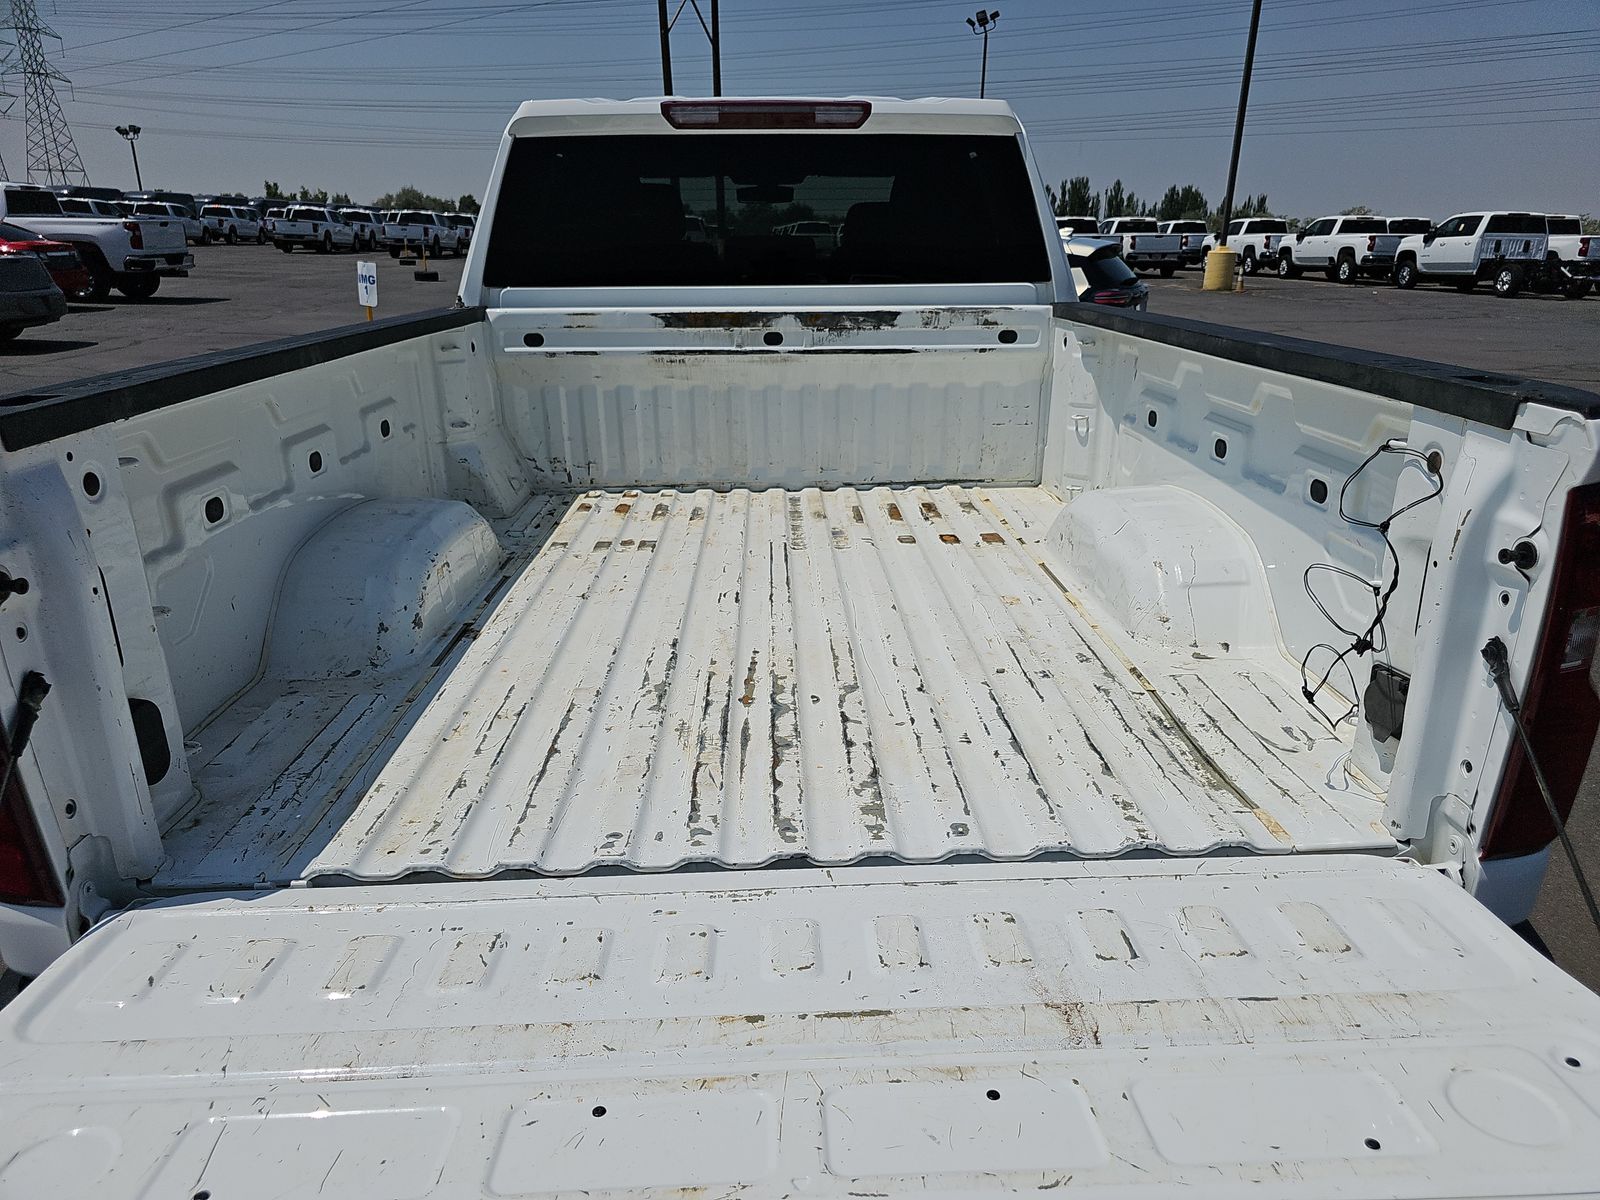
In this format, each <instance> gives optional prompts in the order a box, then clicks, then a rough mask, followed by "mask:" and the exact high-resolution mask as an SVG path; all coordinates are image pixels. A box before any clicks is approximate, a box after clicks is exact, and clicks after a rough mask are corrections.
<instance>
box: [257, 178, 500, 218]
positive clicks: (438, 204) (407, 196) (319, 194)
mask: <svg viewBox="0 0 1600 1200" xmlns="http://www.w3.org/2000/svg"><path fill="white" fill-rule="evenodd" d="M261 194H262V195H263V196H265V197H266V198H267V199H268V200H288V201H294V202H298V203H300V204H331V205H333V206H334V207H335V208H349V207H352V206H353V205H354V203H355V202H354V201H353V200H351V199H350V197H349V196H348V195H346V194H345V193H344V192H334V193H333V194H332V195H329V194H328V189H327V188H316V189H312V188H308V187H306V186H304V185H302V186H301V187H300V188H299V190H298V191H294V190H290V191H285V190H284V188H283V187H282V185H280V184H277V183H274V182H273V181H272V180H270V179H268V180H264V181H263V183H262V192H261ZM372 207H373V208H418V209H421V210H422V211H424V212H463V213H476V212H477V211H478V207H479V205H478V200H477V197H475V196H471V195H466V196H458V197H457V198H456V199H454V200H451V199H449V198H448V197H446V196H430V195H429V194H428V193H427V192H424V191H422V190H421V189H420V188H415V187H412V186H411V185H410V184H407V185H406V186H405V187H403V188H401V189H400V190H399V191H394V192H389V193H387V194H385V195H382V196H379V197H378V198H377V199H376V200H374V201H373V202H372Z"/></svg>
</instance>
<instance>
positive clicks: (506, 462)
mask: <svg viewBox="0 0 1600 1200" xmlns="http://www.w3.org/2000/svg"><path fill="white" fill-rule="evenodd" d="M1031 161H1032V159H1031V153H1030V151H1029V148H1028V146H1027V143H1026V140H1025V138H1024V135H1023V132H1022V129H1021V127H1020V125H1019V124H1018V122H1017V120H1016V118H1015V117H1014V116H1013V114H1012V113H1011V111H1010V109H1009V108H1008V107H1007V106H1006V105H1004V104H1003V103H1000V102H998V101H971V100H950V101H910V102H908V101H892V100H871V101H866V100H840V101H783V100H770V101H749V100H742V101H730V102H721V101H699V100H695V101H688V100H667V101H657V100H651V101H626V102H615V101H575V102H559V101H545V102H537V103H529V104H525V105H523V106H522V107H521V108H520V109H519V110H518V111H517V113H516V115H515V117H514V119H513V120H512V121H511V123H510V125H509V127H508V128H507V130H506V135H505V137H504V139H503V140H502V142H501V146H500V152H499V155H498V159H497V162H496V164H495V166H494V169H493V175H492V179H491V184H490V186H489V188H488V189H487V196H488V202H487V205H486V207H485V211H484V215H483V222H482V233H481V234H480V236H478V237H476V238H474V240H473V245H472V249H471V252H470V254H469V256H468V258H467V261H466V262H465V264H464V274H463V278H462V283H461V291H460V304H459V306H458V307H455V308H452V309H449V310H441V311H437V312H434V313H429V314H422V315H414V316H406V317H400V318H394V319H390V320H386V321H378V322H373V323H370V324H361V325H358V326H354V327H350V328H346V329H340V330H334V331H330V332H326V333H319V334H312V335H307V336H303V337H299V338H292V339H288V340H285V341H281V342H274V343H269V344H267V345H264V346H260V347H256V348H252V349H248V350H235V351H228V352H225V353H221V354H216V355H210V356H206V357H202V358H197V359H191V360H188V361H185V362H179V363H174V364H170V365H167V366H163V367H159V368H151V369H145V370H143V371H133V372H125V373H123V374H121V375H119V376H116V377H113V378H106V379H102V380H89V381H85V382H83V383H80V384H75V385H67V386H58V387H50V388H45V389H41V390H38V391H35V392H31V393H27V394H25V395H21V396H12V397H9V398H6V399H5V400H4V402H3V403H0V446H3V457H0V466H3V471H0V489H3V490H0V599H3V604H0V627H3V629H4V631H5V636H4V637H3V638H0V667H3V670H0V714H3V717H4V726H5V730H6V732H7V734H8V737H7V738H5V739H0V742H4V743H5V744H6V745H7V746H8V748H9V749H10V750H11V751H14V758H13V761H14V762H15V764H16V766H15V770H14V771H8V772H7V780H6V782H7V783H8V784H9V786H8V787H7V788H6V790H5V791H4V793H3V796H4V805H3V808H0V851H3V852H0V893H3V895H4V897H5V902H4V904H3V905H0V954H3V956H4V959H5V961H6V962H7V963H8V964H9V965H10V966H12V967H13V968H15V969H16V970H19V971H21V972H23V973H25V974H28V975H35V974H37V976H38V977H37V978H36V979H34V980H33V982H31V983H30V984H29V986H28V987H27V988H26V989H25V990H24V991H23V992H22V993H21V995H20V996H19V997H18V998H17V999H16V1000H14V1001H13V1002H12V1003H11V1004H10V1006H9V1007H8V1008H7V1009H6V1010H5V1011H4V1012H3V1013H0V1062H3V1066H0V1094H3V1095H4V1097H5V1118H6V1119H5V1121H4V1122H3V1123H0V1188H3V1189H4V1190H5V1191H6V1192H8V1193H9V1194H15V1195H19V1196H30V1197H31V1196H38V1195H44V1194H50V1195H62V1196H71V1197H79V1196H83V1197H89V1196H92V1197H96V1198H103V1200H116V1198H122V1197H135V1196H138V1197H161V1198H166V1197H178V1198H180V1200H193V1198H195V1197H203V1198H214V1200H229V1198H232V1197H248V1196H269V1195H270V1196H293V1197H302V1196H304V1197H310V1196H314V1195H317V1194H319V1193H320V1194H323V1195H337V1196H341V1197H345V1198H347V1200H394V1198H395V1197H408V1198H423V1197H434V1198H445V1197H450V1198H456V1197H464V1196H480V1195H483V1196H496V1197H512V1196H518V1197H528V1196H535V1195H539V1196H553V1195H576V1194H579V1193H583V1194H588V1195H604V1196H608V1197H620V1196H624V1195H653V1196H671V1197H679V1198H681V1197H684V1196H713V1195H716V1196H723V1195H739V1196H743V1197H761V1198H769V1197H770V1198H772V1200H777V1198H778V1197H782V1196H808V1197H838V1198H840V1200H843V1198H844V1197H847V1196H856V1195H862V1194H872V1195H907V1194H911V1193H914V1192H915V1193H923V1192H931V1193H933V1194H937V1195H947V1196H957V1195H960V1196H999V1195H1015V1194H1018V1193H1028V1194H1034V1193H1038V1192H1042V1191H1053V1190H1054V1189H1057V1188H1062V1189H1063V1190H1062V1191H1061V1193H1060V1194H1061V1195H1067V1194H1069V1193H1070V1194H1071V1195H1075V1196H1076V1195H1094V1196H1146V1197H1157V1196H1171V1195H1177V1194H1180V1193H1181V1194H1201V1195H1208V1196H1215V1197H1229V1198H1233V1197H1262V1198H1266V1197H1274V1198H1283V1197H1300V1196H1304V1197H1332V1196H1390V1197H1392V1196H1405V1197H1412V1198H1417V1197H1489V1196H1494V1197H1508V1196H1517V1197H1526V1196H1541V1197H1549V1196H1558V1195H1560V1196H1574V1195H1577V1194H1580V1193H1585V1192H1592V1190H1593V1188H1594V1185H1595V1181H1596V1178H1597V1175H1596V1146H1597V1145H1600V998H1597V997H1596V996H1594V995H1592V994H1590V993H1589V992H1587V991H1585V990H1584V989H1583V988H1582V987H1580V986H1579V985H1578V984H1577V983H1576V982H1574V981H1573V980H1571V979H1570V978H1568V977H1567V976H1565V975H1563V974H1562V973H1561V972H1560V971H1559V970H1558V969H1556V968H1555V967H1554V966H1553V965H1552V964H1551V963H1549V962H1548V961H1546V960H1545V959H1543V958H1542V957H1540V956H1539V955H1538V954H1537V953H1536V952H1535V951H1534V950H1533V949H1531V948H1530V947H1529V946H1528V945H1527V944H1526V943H1524V942H1523V940H1522V939H1520V938H1519V937H1518V936H1517V934H1516V933H1514V932H1513V931H1512V930H1511V929H1509V928H1507V927H1506V925H1504V924H1502V922H1501V919H1498V918H1504V919H1509V920H1520V919H1521V918H1522V917H1524V916H1525V915H1526V914H1527V912H1528V910H1529V907H1530V906H1531V904H1532V902H1533V897H1534V894H1535V892H1536V891H1537V889H1538V885H1539V880H1540V877H1541V875H1542V873H1543V870H1544V866H1545V863H1546V860H1547V857H1548V852H1549V846H1550V844H1551V840H1552V838H1553V836H1554V828H1553V826H1552V825H1551V822H1550V818H1549V817H1547V815H1546V809H1545V807H1544V804H1543V801H1542V799H1541V793H1540V791H1539V790H1538V788H1537V787H1536V781H1535V776H1534V774H1533V771H1532V764H1533V763H1537V764H1538V766H1539V767H1540V768H1541V769H1542V772H1543V777H1544V778H1546V779H1547V780H1548V781H1549V784H1550V788H1551V793H1552V796H1553V798H1554V803H1555V805H1556V806H1557V811H1558V813H1564V811H1565V809H1566V807H1567V806H1569V805H1570V802H1571V799H1572V794H1573V791H1574V789H1575V788H1576V785H1577V778H1578V775H1579V774H1581V772H1582V770H1583V765H1584V762H1585V760H1586V758H1587V756H1588V749H1589V744H1590V742H1591V741H1592V739H1593V734H1594V730H1595V724H1596V720H1597V717H1600V701H1597V699H1596V696H1595V694H1594V692H1593V690H1592V688H1591V685H1590V675H1591V671H1592V667H1593V658H1594V644H1595V638H1594V633H1595V626H1596V616H1597V614H1600V579H1597V577H1596V575H1595V573H1594V572H1592V571H1587V570H1586V569H1584V567H1585V564H1586V563H1589V562H1592V561H1593V559H1594V555H1595V554H1596V553H1600V546H1597V540H1600V519H1597V518H1600V459H1597V453H1600V452H1597V449H1596V444H1597V439H1600V396H1596V395H1593V394H1590V393H1587V392H1580V391H1575V390H1572V389H1567V388H1561V387H1554V386H1547V385H1542V384H1537V383H1532V382H1528V381H1524V380H1514V379H1509V378H1501V377H1496V376H1487V375H1484V374H1483V373H1481V372H1469V371H1465V370H1463V371H1455V370H1452V369H1450V368H1446V367H1442V366H1439V365H1437V364H1420V363H1418V364H1413V363H1410V362H1408V361H1406V360H1402V359H1398V358H1394V357H1392V356H1384V355H1370V354H1366V353H1364V352H1361V351H1355V350H1348V349H1342V348H1337V347H1331V346H1323V345H1319V344H1316V343H1312V342H1306V341H1298V340H1294V339H1287V338H1281V337H1277V336H1273V335H1264V334H1253V333H1252V334H1242V333H1239V332H1236V331H1231V330H1227V329H1223V328H1220V327H1217V326H1212V325H1204V324H1199V323H1195V322H1190V321H1184V320H1178V319H1173V318H1161V317H1148V316H1142V315H1138V314H1126V313H1120V312H1114V311H1111V310H1108V309H1104V308H1101V307H1099V306H1097V305H1094V304H1087V303H1079V302H1076V301H1075V300H1074V298H1073V291H1072V284H1071V281H1070V276H1069V272H1068V265H1067V261H1066V258H1065V255H1064V253H1063V249H1062V245H1061V239H1060V238H1059V236H1057V234H1056V232H1055V229H1054V226H1053V224H1052V221H1051V217H1050V213H1049V209H1048V204H1047V197H1046V193H1045V190H1044V187H1043V185H1042V182H1041V181H1040V180H1039V179H1038V178H1037V177H1036V176H1035V175H1034V174H1033V172H1032V171H1031V168H1030V165H1029V164H1030V163H1031ZM934 184H937V186H936V187H935V186H933V185H934ZM930 197H931V198H930ZM786 204H794V205H800V204H804V205H806V206H807V207H809V208H810V209H811V210H812V211H813V212H814V213H816V214H817V219H819V220H826V221H828V222H829V223H830V224H838V225H842V226H843V228H844V235H843V236H842V237H841V239H840V240H839V243H838V244H837V245H835V246H831V247H830V246H826V245H824V246H815V245H812V244H811V243H809V242H808V241H807V240H806V239H799V238H783V237H778V236H774V235H772V234H771V233H770V231H769V230H770V222H771V213H772V209H773V207H774V206H782V205H786ZM691 216H693V217H699V218H701V219H702V220H704V221H705V223H706V224H707V226H709V227H711V228H714V229H716V230H719V231H726V232H721V233H719V234H718V236H717V237H715V238H714V239H711V240H707V241H699V242H694V241H689V240H686V239H685V237H684V231H685V228H686V225H687V221H688V218H689V217H691ZM741 231H742V232H741ZM1486 654H1487V657H1485V655H1486ZM1502 655H1503V656H1504V658H1502ZM1502 683H1503V686H1504V688H1505V689H1506V692H1502V690H1501V687H1502ZM1507 693H1509V694H1512V695H1514V696H1515V697H1516V698H1517V699H1518V705H1519V710H1520V712H1521V714H1522V716H1521V717H1520V718H1519V719H1520V720H1522V722H1523V723H1524V727H1525V728H1526V731H1527V733H1528V736H1529V739H1530V743H1529V744H1530V745H1531V746H1532V747H1533V754H1534V756H1535V757H1534V758H1533V759H1532V760H1530V759H1529V758H1527V757H1525V756H1524V754H1523V753H1522V752H1520V751H1517V750H1514V749H1513V739H1514V738H1515V737H1516V736H1517V735H1516V733H1515V729H1514V725H1513V720H1512V716H1511V710H1509V709H1508V708H1507V707H1506V704H1505V702H1504V700H1503V696H1504V695H1505V694H1507ZM1408 696H1415V697H1417V699H1418V703H1417V704H1414V705H1408V703H1407V698H1408ZM1491 910H1492V911H1491ZM1496 914H1498V917H1497V915H1496Z"/></svg>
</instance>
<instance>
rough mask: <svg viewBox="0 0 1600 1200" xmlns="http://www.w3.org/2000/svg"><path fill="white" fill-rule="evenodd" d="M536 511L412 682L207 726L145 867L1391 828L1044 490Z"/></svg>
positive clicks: (837, 856)
mask: <svg viewBox="0 0 1600 1200" xmlns="http://www.w3.org/2000/svg"><path fill="white" fill-rule="evenodd" d="M560 503H562V504H567V505H568V507H567V508H566V511H565V515H564V516H561V518H560V521H559V523H558V524H556V526H555V528H554V530H553V532H551V533H550V534H549V537H548V541H546V542H545V543H544V545H543V548H542V549H541V550H540V551H539V552H538V554H537V556H536V557H534V558H533V559H532V561H531V562H528V561H527V560H526V559H524V560H523V562H524V564H525V565H523V566H522V567H521V568H520V569H518V570H516V571H515V572H514V575H513V577H512V578H511V579H509V580H508V581H507V583H506V585H505V586H504V587H502V588H501V589H500V590H499V591H498V593H497V594H495V595H494V597H493V600H492V603H490V604H488V605H486V606H485V608H484V610H483V612H482V613H481V615H479V616H478V617H477V618H476V619H475V621H474V622H473V623H472V625H471V628H470V629H469V630H468V631H467V632H466V633H465V634H464V635H462V636H461V637H460V638H458V645H459V647H460V648H459V650H458V657H457V658H455V659H454V660H453V661H446V662H445V663H444V664H443V665H442V666H440V667H437V668H436V670H435V672H434V674H433V675H431V676H429V677H426V678H424V679H422V680H399V681H396V682H395V683H394V684H393V685H391V686H390V687H389V688H387V689H386V690H385V691H383V692H381V693H372V692H361V691H356V690H352V689H341V687H340V685H338V684H327V685H322V686H321V688H320V689H319V690H317V691H314V692H296V693H293V694H289V695H284V694H281V693H279V694H273V695H270V696H260V697H255V698H254V699H252V697H249V696H247V697H246V698H245V700H244V701H241V702H240V706H236V707H239V712H238V713H236V714H230V719H231V724H230V721H224V722H221V723H219V724H220V728H215V727H214V728H213V729H212V730H208V731H207V733H208V735H209V736H208V738H207V739H205V740H206V741H207V742H208V743H210V744H211V745H212V746H213V747H214V750H213V751H212V752H210V753H209V754H204V755H203V757H204V758H205V761H204V762H203V764H197V767H198V774H199V778H200V782H201V786H202V788H203V789H204V790H205V791H206V794H207V800H206V802H205V803H204V805H202V807H201V808H200V809H198V810H197V811H196V812H195V813H194V814H193V815H192V816H191V818H190V819H189V820H188V821H186V822H185V824H184V828H183V829H182V830H181V831H178V832H176V833H175V834H174V835H172V836H170V837H169V839H168V844H169V847H170V848H171V850H172V853H173V862H172V865H171V866H170V868H169V870H168V871H167V872H166V873H165V875H164V876H163V881H165V882H173V883H176V882H178V881H180V880H181V881H182V882H184V883H185V884H187V885H189V886H193V885H194V884H196V883H206V882H248V881H253V880H262V881H272V880H278V879H285V878H293V877H295V876H301V877H315V876H335V877H348V878H355V879H392V878H396V877H400V876H408V875H415V874H417V873H424V874H438V875H446V876H466V877H481V876H489V875H495V874H499V873H504V872H508V871H533V872H547V873H558V874H565V873H574V872H580V871H584V870H587V869H590V868H594V867H597V866H602V865H614V866H618V867H626V868H633V869H646V870H648V869H665V868H669V867H674V866H677V865H680V864H683V863H689V862H710V863H720V864H724V865H728V866H754V865H758V864H762V863H766V862H770V861H773V860H776V859H782V858H804V859H809V860H811V861H814V862H820V863H847V862H851V861H854V860H858V859H862V858H869V857H875V856H884V857H892V858H897V859H902V860H908V861H925V860H934V859H939V858H944V857H947V856H950V855H959V854H972V855H983V856H989V857H994V858H1024V857H1028V856H1031V855H1036V854H1039V853H1043V852H1050V851H1059V852H1066V853H1071V854H1078V855H1085V856H1107V855H1115V854H1121V853H1126V852H1129V851H1136V850H1141V849H1149V850H1158V851H1162V852H1166V853H1174V854H1197V853H1202V852H1205V851H1210V850H1216V849H1219V848H1227V847H1236V848H1239V849H1244V850H1252V851H1260V852H1282V851H1288V850H1332V849H1381V848H1386V847H1390V846H1392V842H1391V840H1390V838H1389V837H1388V836H1387V834H1386V832H1385V831H1384V829H1383V828H1382V826H1381V823H1379V820H1378V818H1379V815H1380V805H1379V803H1378V801H1376V800H1375V799H1373V798H1371V797H1370V796H1367V795H1365V794H1364V793H1362V792H1359V791H1357V790H1355V789H1353V788H1352V787H1350V786H1349V785H1348V784H1347V783H1346V782H1345V781H1344V777H1343V772H1342V771H1341V770H1340V769H1339V767H1338V764H1337V759H1338V757H1339V755H1340V754H1341V753H1342V752H1343V745H1342V743H1341V742H1340V741H1339V740H1338V739H1336V738H1335V737H1333V736H1332V735H1331V734H1330V733H1329V732H1328V731H1327V730H1326V729H1325V728H1322V727H1320V726H1319V725H1318V724H1317V722H1316V720H1315V718H1314V717H1312V716H1311V715H1310V714H1309V713H1308V712H1306V711H1305V709H1304V706H1303V705H1302V704H1301V703H1300V701H1299V699H1298V697H1297V696H1296V694H1295V693H1294V691H1293V690H1292V685H1291V684H1290V683H1289V677H1290V674H1291V672H1290V671H1289V670H1288V669H1287V668H1286V665H1285V664H1283V663H1279V662H1276V661H1274V662H1253V661H1251V660H1247V659H1241V658H1236V657H1235V658H1222V659H1210V660H1199V659H1197V658H1195V657H1193V656H1190V655H1177V654H1173V655H1170V656H1169V655H1164V654H1161V653H1153V652H1150V651H1148V650H1140V651H1135V650H1133V649H1131V648H1130V647H1127V646H1122V647H1113V646H1112V645H1111V644H1110V643H1109V642H1108V641H1107V640H1106V637H1107V633H1106V627H1105V625H1104V624H1103V623H1102V624H1101V625H1100V626H1099V627H1098V628H1097V627H1096V626H1094V625H1091V624H1090V623H1089V622H1088V621H1087V620H1086V619H1085V617H1084V615H1083V614H1082V612H1081V611H1080V610H1079V608H1078V607H1077V606H1076V604H1075V603H1074V601H1073V599H1072V598H1071V597H1070V596H1069V594H1068V590H1069V589H1070V586H1071V584H1070V572H1068V571H1067V570H1065V569H1064V568H1063V567H1061V566H1059V565H1054V564H1052V565H1051V566H1046V565H1045V564H1044V563H1043V562H1041V556H1042V552H1043V547H1042V546H1041V545H1040V542H1041V541H1042V539H1043V537H1044V534H1045V531H1046V529H1047V528H1048V525H1049V522H1050V520H1051V519H1052V518H1053V516H1054V515H1055V514H1056V513H1057V512H1058V511H1059V510H1060V507H1061V504H1060V501H1058V500H1056V499H1055V498H1054V497H1052V496H1051V495H1050V494H1049V493H1047V492H1044V491H1042V490H1039V489H1028V488H961V487H939V488H919V487H912V488H894V489H891V488H874V489H871V490H859V491H858V490H853V489H848V488H846V489H839V490H836V491H817V490H807V491H802V492H784V491H777V490H774V491H768V492H756V493H751V492H743V491H735V492H727V493H724V492H711V491H697V492H681V493H680V492H673V491H663V492H642V493H640V492H627V493H620V492H608V493H592V494H590V495H587V496H583V497H580V498H578V499H576V500H570V501H567V500H563V501H561V502H560ZM559 511H560V508H559V506H558V505H555V504H552V502H551V501H550V500H549V499H546V500H542V501H539V502H537V503H536V504H535V505H533V506H532V507H531V508H530V510H529V512H530V514H531V515H529V516H527V517H526V518H525V519H524V520H523V521H522V523H521V526H520V529H521V536H522V537H523V538H524V540H525V541H531V542H532V543H534V544H536V543H537V540H538V537H540V536H543V532H544V530H545V529H547V528H548V526H549V523H550V522H551V521H552V520H553V519H554V517H555V515H556V514H557V513H558V512H559ZM1128 655H1131V656H1132V661H1133V663H1135V664H1136V665H1137V667H1138V671H1137V672H1135V671H1133V670H1130V661H1129V659H1128V658H1127V657H1125V656H1128ZM1141 681H1142V682H1141ZM1146 684H1147V685H1148V686H1146ZM241 706H242V707H241ZM224 741H225V744H224Z"/></svg>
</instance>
